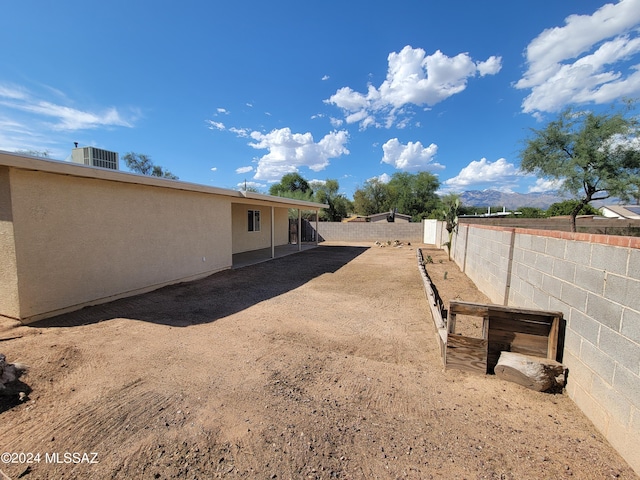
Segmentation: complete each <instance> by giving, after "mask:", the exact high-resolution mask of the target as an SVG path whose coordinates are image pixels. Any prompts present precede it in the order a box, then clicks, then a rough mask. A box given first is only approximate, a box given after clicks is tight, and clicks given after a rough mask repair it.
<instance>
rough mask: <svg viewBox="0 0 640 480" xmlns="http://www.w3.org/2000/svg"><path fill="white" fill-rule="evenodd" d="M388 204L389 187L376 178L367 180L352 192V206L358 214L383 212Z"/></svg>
mask: <svg viewBox="0 0 640 480" xmlns="http://www.w3.org/2000/svg"><path fill="white" fill-rule="evenodd" d="M390 206H391V202H390V195H389V187H388V186H387V184H385V183H382V182H381V181H380V180H378V179H377V178H372V179H370V180H367V181H366V182H365V183H364V185H363V186H362V188H358V189H356V191H355V192H354V193H353V208H354V211H355V213H357V214H358V215H373V214H375V213H381V212H385V211H387V210H389V209H390Z"/></svg>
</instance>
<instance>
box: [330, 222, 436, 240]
mask: <svg viewBox="0 0 640 480" xmlns="http://www.w3.org/2000/svg"><path fill="white" fill-rule="evenodd" d="M318 235H319V236H318V239H319V240H320V241H344V242H375V241H380V242H385V241H387V240H390V241H394V240H400V241H401V242H413V243H422V240H423V236H424V227H423V225H422V223H400V222H398V223H395V222H394V223H389V222H345V223H341V222H319V223H318Z"/></svg>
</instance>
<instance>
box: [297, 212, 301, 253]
mask: <svg viewBox="0 0 640 480" xmlns="http://www.w3.org/2000/svg"><path fill="white" fill-rule="evenodd" d="M298 251H299V252H301V251H302V209H301V208H299V209H298Z"/></svg>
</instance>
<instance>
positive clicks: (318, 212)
mask: <svg viewBox="0 0 640 480" xmlns="http://www.w3.org/2000/svg"><path fill="white" fill-rule="evenodd" d="M319 216H320V210H318V209H317V208H316V246H317V245H318V217H319Z"/></svg>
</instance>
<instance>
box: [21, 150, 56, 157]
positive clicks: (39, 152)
mask: <svg viewBox="0 0 640 480" xmlns="http://www.w3.org/2000/svg"><path fill="white" fill-rule="evenodd" d="M15 153H17V154H18V155H30V156H32V157H41V158H50V157H51V155H50V154H49V150H16V151H15Z"/></svg>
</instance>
